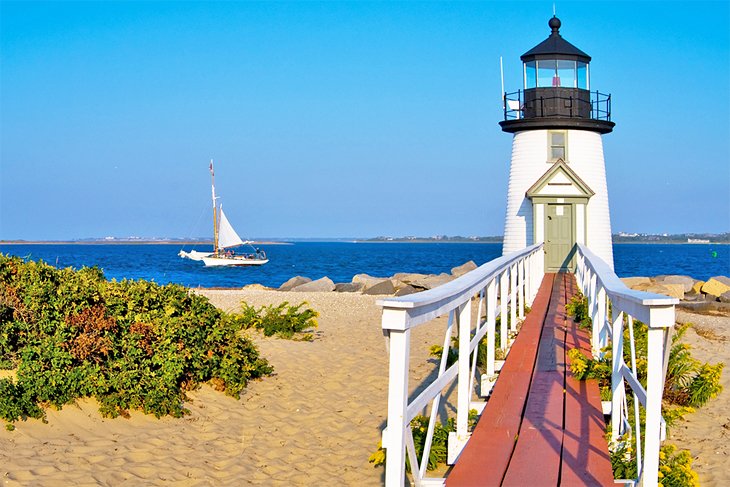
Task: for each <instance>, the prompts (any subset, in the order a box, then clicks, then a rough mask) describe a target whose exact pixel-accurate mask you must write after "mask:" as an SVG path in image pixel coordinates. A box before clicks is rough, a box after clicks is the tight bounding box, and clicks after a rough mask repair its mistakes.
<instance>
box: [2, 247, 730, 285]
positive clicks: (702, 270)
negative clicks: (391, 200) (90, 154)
mask: <svg viewBox="0 0 730 487" xmlns="http://www.w3.org/2000/svg"><path fill="white" fill-rule="evenodd" d="M190 248H191V247H190V246H187V247H186V248H185V250H190ZM261 248H262V249H263V250H265V251H266V253H267V255H268V256H269V258H270V262H269V263H268V264H266V265H264V266H261V267H250V268H242V267H237V268H207V267H205V266H204V265H203V263H202V262H195V261H191V260H188V259H181V258H180V257H179V256H178V251H179V250H180V249H181V246H180V245H179V244H175V245H167V244H164V245H163V244H160V245H139V244H130V245H124V244H112V245H110V244H106V245H105V244H58V245H56V244H37V245H5V244H3V245H0V252H2V253H5V254H12V255H17V256H20V257H24V258H27V259H32V260H39V259H41V260H43V261H45V262H47V263H49V264H52V265H54V266H56V267H69V266H70V267H74V268H80V267H82V266H98V267H100V268H101V269H102V270H103V271H104V274H105V276H106V277H107V278H108V279H117V280H121V279H148V280H153V281H155V282H157V283H160V284H166V283H176V284H182V285H184V286H189V287H198V286H201V287H241V286H245V285H247V284H253V283H258V284H263V285H264V286H269V287H279V286H280V285H281V284H282V283H284V282H285V281H287V280H288V279H289V278H291V277H293V276H297V275H301V276H307V277H310V278H312V279H318V278H320V277H323V276H328V277H329V278H330V279H332V280H333V281H334V282H350V280H351V279H352V277H353V276H354V275H355V274H359V273H366V274H370V275H372V276H379V277H387V276H392V275H393V274H395V273H397V272H419V273H423V274H438V273H441V272H450V271H451V269H452V268H453V267H456V266H458V265H461V264H463V263H465V262H467V261H470V260H473V261H474V262H476V263H477V264H479V265H481V264H483V263H485V262H488V261H490V260H492V259H494V258H496V257H498V256H500V255H501V253H502V245H501V244H480V243H463V244H462V243H352V242H303V243H295V244H293V245H263V246H261ZM613 249H614V266H615V270H616V273H617V274H618V275H619V277H628V276H656V275H659V274H685V275H689V276H692V277H694V278H696V279H702V280H706V279H708V278H710V277H712V276H716V275H726V276H727V275H730V246H728V245H706V244H699V245H689V244H681V245H680V244H676V245H675V244H620V245H614V247H613ZM197 250H201V251H202V250H206V247H205V246H199V247H197Z"/></svg>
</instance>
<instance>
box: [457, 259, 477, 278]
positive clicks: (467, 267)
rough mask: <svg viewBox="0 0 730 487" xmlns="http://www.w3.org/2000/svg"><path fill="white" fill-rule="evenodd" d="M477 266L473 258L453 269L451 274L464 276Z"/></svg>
mask: <svg viewBox="0 0 730 487" xmlns="http://www.w3.org/2000/svg"><path fill="white" fill-rule="evenodd" d="M476 268H477V265H476V264H475V263H474V261H473V260H470V261H469V262H467V263H466V264H461V265H460V266H458V267H454V268H453V269H451V275H452V276H454V277H459V276H463V275H464V274H466V273H467V272H470V271H473V270H474V269H476Z"/></svg>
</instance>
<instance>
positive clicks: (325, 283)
mask: <svg viewBox="0 0 730 487" xmlns="http://www.w3.org/2000/svg"><path fill="white" fill-rule="evenodd" d="M334 290H335V283H334V282H332V279H330V278H329V277H323V278H321V279H317V280H316V281H310V282H305V283H304V284H301V285H299V286H297V287H295V288H292V289H291V291H293V292H297V293H302V292H313V293H320V292H331V291H334Z"/></svg>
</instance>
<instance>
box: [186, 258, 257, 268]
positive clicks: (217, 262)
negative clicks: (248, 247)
mask: <svg viewBox="0 0 730 487" xmlns="http://www.w3.org/2000/svg"><path fill="white" fill-rule="evenodd" d="M201 260H202V261H203V263H204V264H205V265H206V266H207V267H246V266H258V265H264V264H266V263H267V262H268V261H269V259H256V258H254V259H248V258H245V257H243V256H234V257H203V258H202V259H201Z"/></svg>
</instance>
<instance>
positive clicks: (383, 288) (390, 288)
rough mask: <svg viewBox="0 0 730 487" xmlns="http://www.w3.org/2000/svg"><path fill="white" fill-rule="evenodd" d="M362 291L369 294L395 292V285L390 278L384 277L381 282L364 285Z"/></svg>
mask: <svg viewBox="0 0 730 487" xmlns="http://www.w3.org/2000/svg"><path fill="white" fill-rule="evenodd" d="M362 293H363V294H369V295H380V294H395V286H394V285H393V282H392V281H391V280H390V279H385V280H384V281H382V282H379V283H377V284H374V285H372V286H370V287H366V288H365V289H363V291H362Z"/></svg>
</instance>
